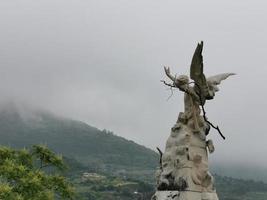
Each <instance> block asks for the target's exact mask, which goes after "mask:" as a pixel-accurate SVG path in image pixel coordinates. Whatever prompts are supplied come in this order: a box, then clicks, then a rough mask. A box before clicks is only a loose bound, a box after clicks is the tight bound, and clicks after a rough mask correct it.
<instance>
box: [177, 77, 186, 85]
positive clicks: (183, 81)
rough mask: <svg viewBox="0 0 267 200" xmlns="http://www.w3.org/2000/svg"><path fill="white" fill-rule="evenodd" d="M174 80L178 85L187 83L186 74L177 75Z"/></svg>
mask: <svg viewBox="0 0 267 200" xmlns="http://www.w3.org/2000/svg"><path fill="white" fill-rule="evenodd" d="M175 82H176V83H177V84H178V85H186V84H188V83H189V78H188V76H186V75H180V76H178V77H177V78H176V79H175Z"/></svg>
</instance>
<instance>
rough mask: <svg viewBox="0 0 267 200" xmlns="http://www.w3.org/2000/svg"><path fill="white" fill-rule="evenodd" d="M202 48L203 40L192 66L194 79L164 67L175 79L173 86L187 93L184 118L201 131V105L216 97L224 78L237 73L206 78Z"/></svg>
mask: <svg viewBox="0 0 267 200" xmlns="http://www.w3.org/2000/svg"><path fill="white" fill-rule="evenodd" d="M202 50H203V42H202V41H201V43H198V45H197V47H196V50H195V52H194V55H193V58H192V62H191V66H190V78H191V79H192V81H190V79H189V77H188V76H186V75H179V76H174V75H172V74H171V72H170V68H169V67H164V70H165V73H166V75H167V77H168V78H169V79H170V80H171V81H173V83H172V84H171V86H172V87H175V88H178V89H179V90H181V91H183V92H184V93H185V96H184V104H185V105H184V106H185V108H184V118H186V120H187V121H189V122H190V121H191V122H192V129H194V130H195V131H199V127H200V126H202V125H201V124H202V123H203V122H202V123H201V121H203V120H201V117H200V113H201V108H200V107H202V106H204V104H205V102H206V100H211V99H213V98H214V96H215V92H217V91H219V88H218V85H219V84H220V83H221V81H222V80H225V79H227V78H228V77H229V76H231V75H235V74H234V73H223V74H218V75H215V76H211V77H209V78H206V76H205V74H204V73H203V56H202ZM164 83H165V82H164ZM165 84H166V83H165ZM167 85H170V84H167Z"/></svg>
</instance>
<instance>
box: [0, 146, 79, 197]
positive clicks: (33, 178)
mask: <svg viewBox="0 0 267 200" xmlns="http://www.w3.org/2000/svg"><path fill="white" fill-rule="evenodd" d="M47 167H49V168H50V170H49V173H48V172H47V171H45V168H47ZM65 168H66V167H65V165H64V163H63V160H62V157H61V156H58V155H56V154H55V153H53V152H52V151H50V150H49V149H48V148H47V147H46V146H44V145H34V146H33V147H32V148H31V149H22V150H15V149H11V148H8V147H0V200H54V199H55V198H60V199H64V200H65V199H70V200H71V199H73V198H74V189H73V187H72V186H71V184H70V183H69V182H68V181H67V180H66V178H65V177H63V176H62V175H60V171H62V170H63V169H65Z"/></svg>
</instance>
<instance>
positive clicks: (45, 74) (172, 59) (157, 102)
mask: <svg viewBox="0 0 267 200" xmlns="http://www.w3.org/2000/svg"><path fill="white" fill-rule="evenodd" d="M266 6H267V3H266V1H263V0H262V1H259V0H254V1H252V0H251V1H248V0H247V1H246V0H245V1H244V0H242V1H241V0H236V1H230V0H224V1H214V0H203V1H189V0H187V1H170V0H166V1H159V0H145V1H144V0H142V1H141V0H135V1H129V0H128V1H127V0H116V1H108V0H106V1H104V0H12V1H1V6H0V24H1V32H0V44H1V48H0V93H1V101H7V100H12V101H16V102H26V103H27V104H29V105H32V106H35V107H40V108H42V109H47V110H50V111H52V112H54V113H55V114H58V115H62V116H65V117H70V118H72V119H77V120H82V121H84V122H86V123H88V124H90V125H92V126H95V127H98V128H100V129H104V128H105V129H108V130H111V131H113V132H114V133H115V134H117V135H120V136H123V137H125V138H128V139H131V140H134V141H136V142H137V143H140V144H143V145H145V146H147V147H150V148H152V149H155V147H156V146H159V147H161V148H162V149H163V148H164V145H165V141H166V139H167V137H168V135H169V133H170V128H171V127H172V125H173V124H174V123H175V121H176V119H177V116H178V113H179V112H180V111H182V110H183V94H182V93H181V92H179V91H175V93H174V95H173V96H172V97H171V98H170V99H169V100H167V99H168V97H169V95H170V94H171V93H170V91H169V90H167V88H166V87H165V86H164V85H163V84H162V83H161V82H160V80H162V79H164V78H165V77H164V71H163V66H165V65H166V66H170V68H171V70H172V72H173V73H174V74H188V73H189V66H190V62H191V57H192V54H193V52H194V49H195V47H196V45H197V42H199V41H201V40H203V41H204V51H203V56H204V71H205V74H206V76H209V75H214V74H217V73H222V72H235V73H237V75H236V76H233V77H230V78H229V79H227V80H226V81H224V82H222V84H221V85H220V91H219V92H218V93H217V95H216V97H215V99H214V100H213V101H209V102H207V104H206V111H207V115H208V117H209V120H210V121H212V122H213V123H214V124H216V125H217V124H218V125H219V126H220V128H221V130H222V132H223V133H224V135H225V136H226V140H225V141H223V140H222V139H221V138H220V136H219V135H218V133H217V132H216V131H215V130H212V131H211V133H210V135H209V137H210V138H212V139H213V140H214V143H215V145H216V151H215V153H214V154H212V155H211V157H212V160H214V161H215V162H218V163H220V162H225V161H227V162H234V163H235V162H241V163H245V164H246V165H254V164H256V165H262V166H266V161H265V160H264V159H263V158H264V157H266V155H265V152H266V150H267V145H266V141H267V133H266V127H265V123H266V122H265V120H266V112H267V108H266V106H267V103H266V98H267V92H266V89H267V88H266V83H265V81H266V75H267V69H266V63H267V56H266V54H267V39H266V36H267V26H266V22H267V21H266V19H267V12H266ZM251 158H253V159H251Z"/></svg>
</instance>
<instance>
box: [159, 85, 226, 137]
mask: <svg viewBox="0 0 267 200" xmlns="http://www.w3.org/2000/svg"><path fill="white" fill-rule="evenodd" d="M161 82H162V83H163V84H164V85H166V86H168V87H170V90H171V92H172V93H171V95H170V96H169V97H168V99H167V100H169V99H170V98H171V97H172V95H173V88H177V87H176V86H175V84H174V83H173V84H170V83H167V82H166V81H164V80H161ZM193 83H194V84H195V85H196V86H197V88H198V90H199V93H198V92H196V94H197V95H198V97H199V101H200V106H201V109H202V112H203V117H204V120H205V121H206V122H207V123H208V124H209V125H210V126H211V127H212V128H214V129H215V130H217V131H218V133H219V134H220V136H221V137H222V138H223V139H224V140H225V136H224V135H223V134H222V132H221V130H220V128H219V126H215V125H213V124H212V123H211V122H210V121H209V120H208V118H207V115H206V110H205V107H204V102H203V100H202V96H201V95H202V94H201V88H200V86H199V85H198V84H197V83H196V82H194V81H192V82H189V83H188V84H193ZM184 92H186V93H188V92H187V91H184Z"/></svg>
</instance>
